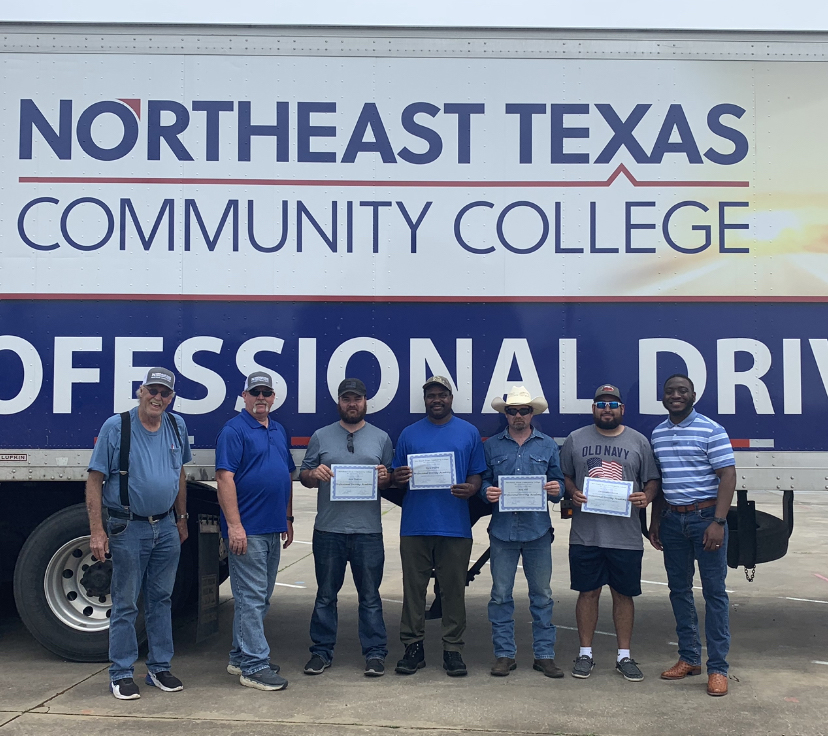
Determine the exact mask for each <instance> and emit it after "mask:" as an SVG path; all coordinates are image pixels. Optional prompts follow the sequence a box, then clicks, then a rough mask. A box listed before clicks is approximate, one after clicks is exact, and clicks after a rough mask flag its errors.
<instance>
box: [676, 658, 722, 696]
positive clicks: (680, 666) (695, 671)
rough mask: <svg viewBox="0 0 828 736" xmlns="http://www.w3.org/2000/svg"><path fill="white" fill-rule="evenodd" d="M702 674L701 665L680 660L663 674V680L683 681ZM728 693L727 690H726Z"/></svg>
mask: <svg viewBox="0 0 828 736" xmlns="http://www.w3.org/2000/svg"><path fill="white" fill-rule="evenodd" d="M700 674H701V666H700V665H692V664H690V663H689V662H685V661H684V660H683V659H680V660H679V661H678V662H676V663H675V664H674V665H673V666H672V667H671V668H670V669H669V670H665V671H664V672H662V673H661V679H662V680H683V679H684V678H685V677H692V676H693V675H700ZM725 691H727V688H725Z"/></svg>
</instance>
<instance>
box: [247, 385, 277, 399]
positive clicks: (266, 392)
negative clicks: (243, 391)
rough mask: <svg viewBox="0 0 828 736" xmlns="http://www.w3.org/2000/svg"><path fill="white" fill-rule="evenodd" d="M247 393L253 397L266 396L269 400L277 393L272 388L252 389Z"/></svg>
mask: <svg viewBox="0 0 828 736" xmlns="http://www.w3.org/2000/svg"><path fill="white" fill-rule="evenodd" d="M247 393H249V394H250V395H251V396H257V397H258V396H264V397H265V398H267V399H269V398H270V397H271V396H273V394H274V393H275V391H274V390H273V389H272V388H251V389H250V390H249V391H248V392H247Z"/></svg>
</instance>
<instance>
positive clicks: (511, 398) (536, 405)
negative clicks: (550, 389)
mask: <svg viewBox="0 0 828 736" xmlns="http://www.w3.org/2000/svg"><path fill="white" fill-rule="evenodd" d="M507 406H531V407H532V411H533V412H534V413H535V414H543V412H545V411H546V409H547V407H548V406H549V404H547V403H546V400H545V399H544V398H543V397H542V396H538V397H536V398H534V399H533V398H532V394H530V393H529V392H528V391H527V390H526V386H512V388H511V389H510V390H509V393H508V394H506V401H504V400H503V399H502V398H501V397H500V396H496V397H495V398H493V399H492V409H494V410H495V411H499V412H500V413H501V414H505V413H506V407H507Z"/></svg>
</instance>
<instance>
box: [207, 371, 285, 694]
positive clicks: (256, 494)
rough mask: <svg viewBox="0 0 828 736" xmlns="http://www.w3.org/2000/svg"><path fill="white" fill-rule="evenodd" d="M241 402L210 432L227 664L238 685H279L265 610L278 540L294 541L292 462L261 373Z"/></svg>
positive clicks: (270, 390) (253, 378)
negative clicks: (225, 583)
mask: <svg viewBox="0 0 828 736" xmlns="http://www.w3.org/2000/svg"><path fill="white" fill-rule="evenodd" d="M242 399H243V400H244V409H242V411H241V412H240V413H239V414H238V416H235V417H233V419H231V420H230V421H229V422H227V424H225V425H224V427H222V429H221V431H220V432H219V435H218V438H217V439H216V481H217V482H218V499H219V504H220V505H221V533H222V536H223V537H224V538H225V540H227V549H228V552H229V553H230V556H229V561H230V586H231V588H232V590H233V597H234V598H235V606H236V608H235V613H234V616H233V648H232V649H231V650H230V661H229V663H228V665H227V671H228V672H229V673H230V674H238V675H240V677H239V682H240V683H241V684H242V685H244V686H245V687H252V688H256V689H258V690H283V689H284V688H286V687H287V684H288V683H287V680H285V679H284V678H283V677H280V676H279V674H278V672H279V667H278V666H277V665H271V664H270V647H269V646H268V643H267V639H266V638H265V635H264V618H265V615H266V614H267V610H268V608H269V606H270V596H271V594H272V593H273V586H274V585H275V584H276V572H277V570H278V569H279V556H280V549H281V543H282V542H284V546H285V548H287V547H289V546H290V543H291V542H292V541H293V516H292V513H293V493H292V481H291V477H290V474H291V473H292V472H293V470H294V467H295V466H294V464H293V458H292V457H291V455H290V451H289V450H288V440H287V435H286V434H285V429H284V427H282V425H281V424H279V423H278V422H276V421H274V420H273V419H271V418H270V416H269V414H270V409H271V407H272V406H273V402H274V401H275V400H276V393H275V391H274V390H273V381H272V379H271V377H270V375H269V374H268V373H264V372H262V371H257V372H255V373H251V374H250V375H249V376H248V377H247V381H246V382H245V388H244V391H243V392H242Z"/></svg>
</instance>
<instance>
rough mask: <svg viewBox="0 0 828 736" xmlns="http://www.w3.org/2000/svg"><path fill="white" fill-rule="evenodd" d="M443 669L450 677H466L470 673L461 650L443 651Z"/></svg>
mask: <svg viewBox="0 0 828 736" xmlns="http://www.w3.org/2000/svg"><path fill="white" fill-rule="evenodd" d="M443 669H444V670H445V671H446V674H447V675H448V676H449V677H465V676H466V675H467V674H468V670H467V669H466V663H465V662H464V661H463V658H462V657H461V656H460V652H443Z"/></svg>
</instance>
